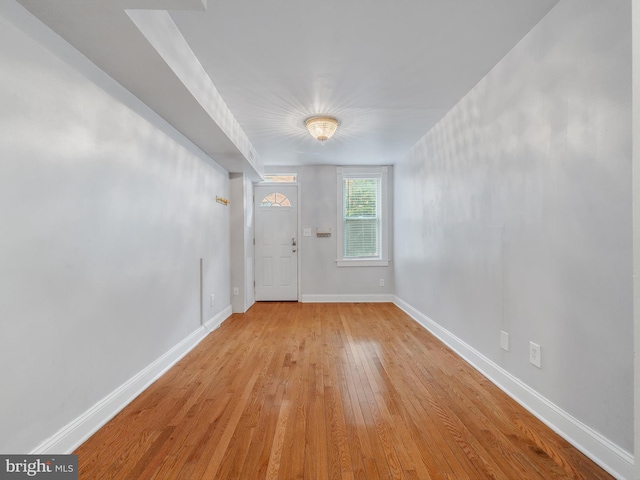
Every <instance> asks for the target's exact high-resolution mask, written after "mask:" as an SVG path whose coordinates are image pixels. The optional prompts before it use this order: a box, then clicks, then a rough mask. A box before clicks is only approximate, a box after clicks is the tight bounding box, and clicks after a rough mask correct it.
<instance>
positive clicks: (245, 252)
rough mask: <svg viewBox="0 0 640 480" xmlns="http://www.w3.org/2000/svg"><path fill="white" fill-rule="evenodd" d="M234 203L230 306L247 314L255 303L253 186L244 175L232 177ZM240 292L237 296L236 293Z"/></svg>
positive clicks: (230, 179)
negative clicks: (235, 291)
mask: <svg viewBox="0 0 640 480" xmlns="http://www.w3.org/2000/svg"><path fill="white" fill-rule="evenodd" d="M229 177H230V178H229V192H230V193H229V194H230V197H229V198H230V200H231V205H230V207H231V218H230V220H231V305H232V307H233V312H234V313H244V312H246V311H247V310H248V309H249V308H250V307H251V305H253V303H254V298H253V295H254V288H253V250H254V246H253V184H252V183H251V180H250V179H249V178H248V177H247V176H246V175H244V174H242V173H232V174H231V175H230V176H229ZM235 288H237V289H238V294H237V295H236V294H235V293H234V289H235Z"/></svg>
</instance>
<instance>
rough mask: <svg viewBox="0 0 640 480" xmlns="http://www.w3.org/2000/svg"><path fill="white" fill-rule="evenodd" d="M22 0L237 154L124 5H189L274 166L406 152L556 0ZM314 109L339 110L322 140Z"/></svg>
mask: <svg viewBox="0 0 640 480" xmlns="http://www.w3.org/2000/svg"><path fill="white" fill-rule="evenodd" d="M19 1H20V3H21V4H22V5H24V6H25V7H26V8H28V9H29V10H30V11H31V12H32V13H34V14H35V15H36V16H37V17H38V18H40V19H41V20H42V21H43V22H44V23H46V24H48V25H49V26H50V27H51V28H52V29H53V30H55V31H56V32H58V33H59V34H60V35H61V36H62V37H63V38H65V39H66V40H67V41H69V42H70V43H71V44H72V45H74V46H75V47H76V48H77V49H78V50H80V51H81V52H82V53H84V54H85V55H86V56H87V57H88V58H89V59H91V60H92V61H93V62H94V63H96V64H97V65H98V66H99V67H101V68H102V69H103V70H105V71H106V72H107V73H109V74H110V75H111V76H112V77H114V78H115V79H116V80H118V81H119V82H120V83H122V84H123V85H124V86H125V87H126V88H128V89H129V90H131V91H132V92H133V93H134V94H136V95H137V96H138V97H140V98H141V99H142V100H143V101H144V102H145V103H147V104H148V105H149V106H150V107H151V108H153V109H154V110H156V111H157V112H158V113H159V114H160V115H162V116H163V117H165V119H167V120H168V121H169V122H170V123H172V124H173V125H174V127H176V128H177V129H178V130H180V131H181V132H182V133H183V134H185V135H186V136H187V137H189V138H191V139H192V140H193V141H194V143H196V144H197V145H199V146H200V147H201V148H202V149H203V150H204V151H205V152H207V153H209V154H211V155H212V156H213V157H214V158H216V159H218V158H217V157H220V158H222V157H224V156H225V155H230V156H233V155H234V152H232V151H233V150H234V149H233V148H232V147H231V146H230V145H223V144H224V142H222V140H221V139H220V132H219V131H218V132H213V131H214V130H215V129H216V122H212V121H211V118H210V117H211V116H210V115H207V114H206V112H204V111H203V109H202V107H201V106H200V105H198V102H197V101H194V99H193V98H192V97H191V96H190V94H189V91H188V89H186V88H185V86H184V85H183V84H182V82H181V81H180V80H179V79H178V77H177V76H176V75H175V72H172V69H171V68H169V67H168V66H167V64H166V63H165V62H164V61H163V58H162V57H161V56H160V55H159V54H158V52H157V50H156V48H154V47H153V46H152V45H151V44H150V43H149V41H147V40H146V39H145V37H144V36H143V35H142V33H141V32H140V31H139V30H138V29H137V27H136V26H135V24H134V23H133V22H132V21H131V18H129V16H127V14H126V13H125V12H124V9H125V8H127V9H149V8H151V9H176V8H180V9H184V10H170V17H171V19H172V20H173V22H174V23H175V25H176V26H177V27H178V29H179V31H180V33H181V34H182V36H183V37H184V39H185V40H186V42H187V43H188V46H189V47H190V48H191V50H192V51H193V53H194V54H195V56H196V57H197V60H198V61H199V62H200V64H201V65H202V67H204V70H205V72H206V74H207V75H208V76H209V78H210V79H211V80H212V82H213V85H215V88H216V89H217V91H218V92H219V94H220V95H221V96H222V98H223V99H224V102H225V103H226V105H227V106H228V108H229V110H230V112H231V113H232V114H233V116H234V117H235V119H236V120H237V122H238V123H239V125H240V127H241V129H242V130H243V131H244V133H245V134H246V136H247V137H248V140H249V141H250V143H251V145H252V146H253V149H254V150H255V152H256V153H257V155H258V156H259V157H260V159H261V160H262V162H263V163H264V164H265V165H304V164H336V165H345V164H392V163H395V162H396V161H399V160H400V159H401V158H402V157H403V155H404V154H405V153H406V152H407V151H408V150H409V149H410V148H411V147H412V146H413V145H414V144H415V143H416V142H417V141H418V140H419V139H420V138H421V137H422V136H423V135H424V134H425V133H426V132H427V131H428V130H429V129H430V128H431V127H432V126H433V125H434V124H435V123H436V122H437V121H438V120H439V119H440V118H441V117H442V116H443V115H444V114H445V113H446V112H447V111H448V110H449V109H450V108H451V107H452V106H453V105H455V104H456V103H457V102H458V101H459V100H460V98H462V97H463V96H464V95H465V94H466V93H467V92H468V91H469V90H470V89H471V88H472V87H473V86H474V85H475V84H476V83H477V82H478V81H479V80H480V79H481V78H482V77H483V76H484V75H485V74H486V73H487V72H488V71H489V70H491V68H492V67H493V66H494V65H495V64H496V63H497V62H498V61H499V60H500V59H501V58H502V57H503V56H504V55H505V54H506V53H507V52H508V51H509V50H510V49H511V48H512V47H513V46H514V45H515V44H516V43H517V42H518V41H519V40H520V39H521V38H522V37H523V36H524V35H526V33H527V32H528V31H529V30H530V29H531V28H532V27H533V26H534V25H535V24H536V23H538V22H539V21H540V19H541V18H542V17H543V16H544V15H545V14H546V13H547V12H548V11H549V10H550V9H551V8H552V7H553V6H554V5H555V4H556V3H557V2H558V0H393V1H392V0H325V1H324V2H322V3H320V2H317V1H311V0H269V1H265V0H209V1H208V5H207V8H206V10H205V9H204V8H203V6H202V0H109V1H107V0H48V1H42V0H19ZM205 2H206V0H205ZM316 114H329V115H333V116H335V117H336V118H338V120H339V121H340V127H339V128H338V132H337V133H336V134H335V136H334V137H333V138H332V139H330V140H329V141H327V142H326V143H325V144H324V145H321V144H320V143H319V142H317V141H315V140H313V139H312V138H311V137H310V136H309V135H308V133H306V130H305V128H304V120H305V119H306V118H308V117H309V116H312V115H316ZM210 132H213V133H212V134H211V135H210ZM212 139H213V140H215V142H214V141H212ZM221 142H222V143H221ZM214 143H215V145H214ZM221 145H222V147H221ZM227 150H229V151H227ZM235 153H236V154H237V152H235ZM222 163H223V165H224V162H222ZM230 169H231V170H233V168H230Z"/></svg>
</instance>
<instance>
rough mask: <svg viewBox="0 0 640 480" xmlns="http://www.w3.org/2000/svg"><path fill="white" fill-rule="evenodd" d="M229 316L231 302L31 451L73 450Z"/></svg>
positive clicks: (36, 452) (59, 451)
mask: <svg viewBox="0 0 640 480" xmlns="http://www.w3.org/2000/svg"><path fill="white" fill-rule="evenodd" d="M230 316H231V305H229V306H228V307H226V308H225V309H224V310H223V311H222V312H220V313H218V314H217V315H216V316H215V317H213V318H211V319H210V320H208V321H207V322H206V323H205V324H204V325H203V326H202V327H200V328H198V329H197V330H196V331H195V332H193V333H192V334H191V335H189V336H188V337H187V338H185V339H184V340H182V341H181V342H180V343H178V344H177V345H176V346H175V347H173V348H172V349H171V350H169V351H168V352H167V353H165V354H164V355H163V356H162V357H160V358H158V359H157V360H156V361H155V362H153V363H152V364H151V365H149V366H148V367H146V368H145V369H144V370H142V371H141V372H139V373H138V374H136V375H135V376H134V377H132V378H131V379H129V380H128V381H127V382H125V383H124V384H123V385H121V386H120V387H118V388H117V389H115V390H114V391H113V392H111V393H110V394H109V395H107V396H106V397H105V398H103V399H102V400H100V401H99V402H98V403H96V404H95V405H94V406H93V407H91V408H90V409H89V410H87V411H86V412H85V413H83V414H82V415H80V416H79V417H78V418H76V419H75V420H73V421H71V422H70V423H69V424H67V425H65V426H64V427H62V428H61V429H60V430H58V432H56V433H55V434H54V435H53V436H52V437H51V438H49V439H47V440H45V441H44V442H42V443H41V444H40V445H38V446H37V447H36V448H35V449H34V450H33V451H32V452H31V453H32V454H39V455H41V454H49V453H50V454H54V453H55V454H68V453H72V452H73V451H74V450H75V449H76V448H78V447H79V446H80V445H81V444H82V443H83V442H84V441H86V440H87V439H88V438H89V437H90V436H91V435H93V434H94V433H95V432H97V431H98V430H99V429H100V428H101V427H102V426H103V425H104V424H105V423H107V422H108V421H109V420H111V419H112V418H113V417H114V416H115V415H116V414H117V413H118V412H120V411H121V410H122V409H123V408H124V407H126V406H127V405H128V404H129V403H131V401H132V400H133V399H135V398H136V397H137V396H138V395H140V394H141V393H142V392H143V391H144V390H145V389H146V388H147V387H149V385H151V384H152V383H153V382H155V381H156V380H157V379H158V378H160V377H161V376H162V375H163V374H164V373H165V372H166V371H167V370H169V369H170V368H171V367H172V366H173V365H175V364H176V363H177V362H178V361H180V359H181V358H182V357H184V356H185V355H186V354H187V353H189V352H190V351H191V350H193V348H194V347H195V346H196V345H198V344H199V343H200V342H201V341H202V340H203V339H204V338H205V337H206V336H207V335H208V334H209V333H210V332H212V331H213V330H215V329H216V328H218V327H219V326H220V324H221V323H222V322H224V321H225V320H226V319H227V318H229V317H230Z"/></svg>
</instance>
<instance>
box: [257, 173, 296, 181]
mask: <svg viewBox="0 0 640 480" xmlns="http://www.w3.org/2000/svg"><path fill="white" fill-rule="evenodd" d="M297 181H298V175H297V174H295V173H272V174H269V175H265V176H264V180H262V183H296V182H297Z"/></svg>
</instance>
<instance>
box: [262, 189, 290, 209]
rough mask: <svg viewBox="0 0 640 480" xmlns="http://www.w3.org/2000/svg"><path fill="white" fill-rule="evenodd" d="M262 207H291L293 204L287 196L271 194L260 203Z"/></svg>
mask: <svg viewBox="0 0 640 480" xmlns="http://www.w3.org/2000/svg"><path fill="white" fill-rule="evenodd" d="M260 206H261V207H291V202H290V201H289V199H288V198H287V196H286V195H285V194H283V193H280V192H271V193H269V194H268V195H266V196H265V197H264V198H263V199H262V202H260Z"/></svg>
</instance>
